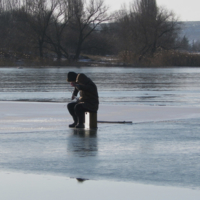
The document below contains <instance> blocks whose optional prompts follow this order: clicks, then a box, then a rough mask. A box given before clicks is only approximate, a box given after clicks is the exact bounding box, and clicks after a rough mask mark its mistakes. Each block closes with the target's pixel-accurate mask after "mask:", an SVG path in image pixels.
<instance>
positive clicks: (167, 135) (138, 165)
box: [0, 102, 200, 188]
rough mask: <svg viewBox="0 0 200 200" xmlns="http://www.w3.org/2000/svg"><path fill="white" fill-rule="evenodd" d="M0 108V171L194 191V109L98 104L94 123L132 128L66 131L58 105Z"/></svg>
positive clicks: (198, 160)
mask: <svg viewBox="0 0 200 200" xmlns="http://www.w3.org/2000/svg"><path fill="white" fill-rule="evenodd" d="M0 109H1V111H3V113H4V114H3V115H2V114H1V115H0V168H1V169H2V170H7V169H10V170H16V171H22V172H27V173H33V172H34V173H38V174H55V175H61V176H66V177H74V178H77V177H79V178H86V179H93V180H112V181H125V182H138V183H145V184H146V183H148V184H154V185H168V186H180V187H188V188H193V187H194V188H200V170H199V169H200V154H199V152H200V145H199V144H200V135H199V133H200V127H199V123H200V108H199V107H197V108H194V107H182V108H181V109H180V107H165V106H164V107H163V106H110V105H109V106H108V105H102V106H101V107H100V109H99V114H98V118H99V120H100V119H102V118H103V119H104V120H110V119H111V117H112V120H131V121H133V122H134V123H133V124H98V129H97V130H77V129H69V128H68V124H69V123H70V122H71V117H70V116H69V114H68V113H67V112H66V107H65V104H63V103H30V102H29V103H28V102H27V103H23V102H16V103H15V102H1V103H0ZM164 113H165V114H164ZM135 119H137V121H136V120H135Z"/></svg>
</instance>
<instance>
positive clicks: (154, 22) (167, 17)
mask: <svg viewBox="0 0 200 200" xmlns="http://www.w3.org/2000/svg"><path fill="white" fill-rule="evenodd" d="M130 8H131V9H130V11H129V12H128V13H127V14H126V15H125V16H123V17H122V19H120V22H119V26H121V27H122V26H123V23H124V22H126V26H128V27H129V28H128V31H127V30H126V33H128V35H127V37H126V40H127V43H128V42H129V49H131V50H132V51H133V52H134V53H135V54H137V55H138V56H139V60H142V59H143V58H144V57H145V56H148V57H153V56H154V54H155V53H156V52H157V51H158V50H159V49H172V48H174V44H175V41H176V39H177V37H178V33H179V30H180V26H179V22H178V20H177V19H176V18H175V16H174V14H173V13H172V12H169V11H167V10H165V9H163V8H159V7H158V6H157V4H156V0H136V2H135V3H133V4H131V6H130ZM122 31H123V30H122Z"/></svg>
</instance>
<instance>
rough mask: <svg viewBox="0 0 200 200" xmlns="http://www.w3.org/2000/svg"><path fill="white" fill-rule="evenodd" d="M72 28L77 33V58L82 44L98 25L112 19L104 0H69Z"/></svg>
mask: <svg viewBox="0 0 200 200" xmlns="http://www.w3.org/2000/svg"><path fill="white" fill-rule="evenodd" d="M68 3H69V11H70V16H71V18H70V21H69V22H70V28H71V29H72V30H73V31H74V33H76V36H77V38H76V47H75V57H74V58H75V59H78V58H79V55H80V53H81V50H82V45H83V43H84V42H85V40H86V38H88V37H89V36H90V35H91V34H92V33H93V32H94V31H95V30H96V29H97V28H98V26H99V25H100V24H101V23H103V22H106V21H109V20H110V19H111V16H110V15H108V14H107V11H108V7H107V6H106V5H105V4H104V1H103V0H89V1H84V0H73V1H72V0H68Z"/></svg>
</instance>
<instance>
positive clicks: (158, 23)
mask: <svg viewBox="0 0 200 200" xmlns="http://www.w3.org/2000/svg"><path fill="white" fill-rule="evenodd" d="M0 27H1V28H0V51H1V52H0V59H6V58H7V59H19V58H22V59H30V58H38V59H39V60H41V61H42V60H44V59H52V58H54V59H56V60H57V61H58V62H60V61H61V59H62V58H66V59H67V60H68V61H69V62H72V61H76V60H78V59H79V57H80V55H81V54H82V55H83V54H86V55H118V56H119V57H120V58H121V60H123V61H124V62H133V61H134V62H143V61H146V60H149V59H150V58H155V57H156V56H158V55H159V54H160V53H162V52H168V51H172V50H182V51H183V50H187V49H188V48H189V47H188V45H189V42H188V40H187V38H186V37H183V38H181V37H180V31H181V23H180V22H179V21H178V19H177V18H176V16H175V14H174V13H173V12H171V11H168V10H166V9H164V8H162V7H158V6H157V3H156V0H135V1H133V2H131V3H130V5H129V6H128V8H126V6H125V5H124V7H122V9H120V10H118V11H115V12H113V13H110V12H109V7H108V6H106V4H105V1H104V0H0Z"/></svg>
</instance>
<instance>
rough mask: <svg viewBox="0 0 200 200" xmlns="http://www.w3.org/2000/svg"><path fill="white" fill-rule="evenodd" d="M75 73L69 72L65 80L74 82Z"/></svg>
mask: <svg viewBox="0 0 200 200" xmlns="http://www.w3.org/2000/svg"><path fill="white" fill-rule="evenodd" d="M77 75H78V74H77V73H75V72H69V73H68V74H67V81H68V82H76V77H77Z"/></svg>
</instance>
